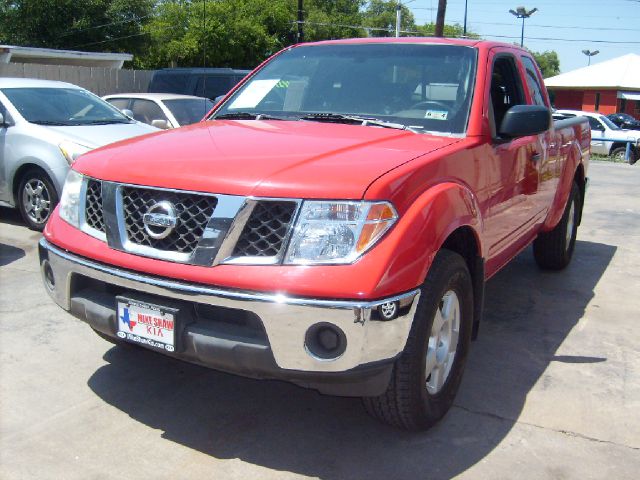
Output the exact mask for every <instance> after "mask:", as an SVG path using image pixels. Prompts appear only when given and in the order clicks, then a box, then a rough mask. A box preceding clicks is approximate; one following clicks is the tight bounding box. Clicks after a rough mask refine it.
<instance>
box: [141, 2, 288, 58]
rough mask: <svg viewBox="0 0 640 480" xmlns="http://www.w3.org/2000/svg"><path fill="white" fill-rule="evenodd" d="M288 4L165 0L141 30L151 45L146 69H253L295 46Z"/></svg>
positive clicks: (146, 56)
mask: <svg viewBox="0 0 640 480" xmlns="http://www.w3.org/2000/svg"><path fill="white" fill-rule="evenodd" d="M294 15H295V10H294V8H293V2H291V1H289V0H218V1H215V2H212V1H206V2H203V0H199V1H179V0H165V1H163V2H161V3H160V4H159V5H158V7H157V9H156V15H155V16H154V17H153V19H152V20H151V22H150V23H149V24H148V25H147V26H146V27H145V30H146V32H148V33H149V38H150V41H151V46H150V48H149V51H148V53H147V55H145V57H144V58H143V59H141V60H140V64H141V66H144V67H146V68H160V67H167V66H172V65H173V66H184V67H188V66H202V65H206V66H212V67H213V66H215V67H235V68H253V67H255V66H256V65H257V64H258V63H260V62H261V61H263V60H264V59H265V58H267V57H268V56H269V55H271V54H273V53H275V52H277V51H278V50H280V49H281V48H283V47H285V46H286V45H289V44H291V43H293V41H294V38H295V36H294V31H295V24H294V21H293V19H294Z"/></svg>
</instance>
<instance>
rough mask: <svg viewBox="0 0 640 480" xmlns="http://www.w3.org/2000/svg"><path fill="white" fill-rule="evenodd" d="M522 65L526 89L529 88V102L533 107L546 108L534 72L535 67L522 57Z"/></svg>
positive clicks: (529, 60)
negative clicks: (525, 78)
mask: <svg viewBox="0 0 640 480" xmlns="http://www.w3.org/2000/svg"><path fill="white" fill-rule="evenodd" d="M522 63H523V65H524V69H525V75H526V77H527V87H529V94H530V95H531V101H532V102H533V104H534V105H541V106H543V107H546V106H547V105H546V103H545V101H544V94H543V93H542V87H541V86H540V80H539V77H538V74H537V72H536V67H535V65H534V63H533V60H531V59H530V58H529V57H522Z"/></svg>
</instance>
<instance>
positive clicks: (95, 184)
mask: <svg viewBox="0 0 640 480" xmlns="http://www.w3.org/2000/svg"><path fill="white" fill-rule="evenodd" d="M85 223H86V224H87V225H88V226H90V227H91V228H93V229H95V230H98V231H99V232H102V233H104V231H105V228H104V216H103V210H102V182H99V181H97V180H93V179H89V181H88V182H87V200H86V206H85Z"/></svg>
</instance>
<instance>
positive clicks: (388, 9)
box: [363, 0, 416, 37]
mask: <svg viewBox="0 0 640 480" xmlns="http://www.w3.org/2000/svg"><path fill="white" fill-rule="evenodd" d="M397 5H398V2H396V1H395V0H371V1H370V2H369V5H368V6H367V9H366V10H365V11H364V14H363V24H364V26H365V27H370V28H372V30H371V31H370V35H371V36H372V37H390V36H393V35H394V32H395V29H396V8H397ZM401 12H402V16H401V18H400V30H402V31H405V32H415V31H416V23H415V18H414V16H413V14H412V13H411V11H410V10H409V9H408V8H407V7H406V6H405V5H402V6H401ZM380 29H382V30H380Z"/></svg>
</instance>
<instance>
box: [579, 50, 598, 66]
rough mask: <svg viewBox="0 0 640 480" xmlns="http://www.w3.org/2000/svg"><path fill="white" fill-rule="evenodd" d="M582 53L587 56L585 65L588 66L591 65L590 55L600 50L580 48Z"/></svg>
mask: <svg viewBox="0 0 640 480" xmlns="http://www.w3.org/2000/svg"><path fill="white" fill-rule="evenodd" d="M582 53H584V54H585V55H586V56H587V57H588V58H589V62H588V63H587V66H589V65H591V57H593V56H594V55H597V54H599V53H600V50H594V51H593V52H592V51H591V50H582Z"/></svg>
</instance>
